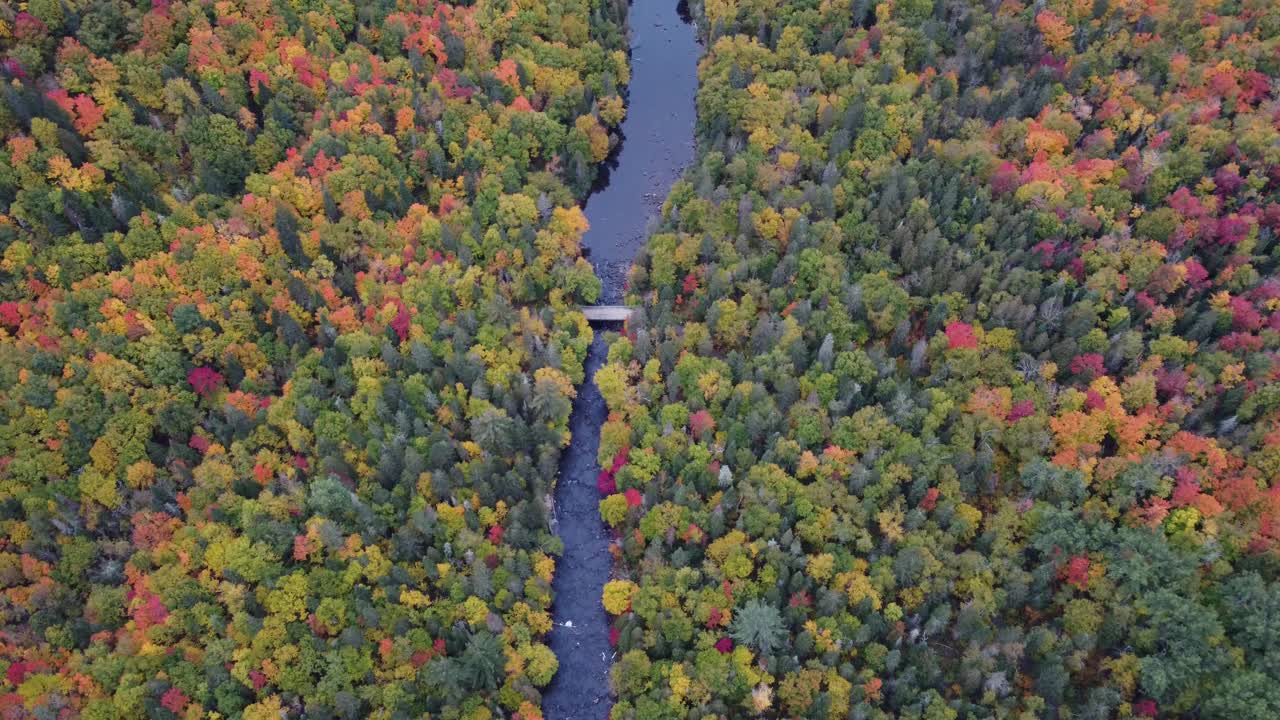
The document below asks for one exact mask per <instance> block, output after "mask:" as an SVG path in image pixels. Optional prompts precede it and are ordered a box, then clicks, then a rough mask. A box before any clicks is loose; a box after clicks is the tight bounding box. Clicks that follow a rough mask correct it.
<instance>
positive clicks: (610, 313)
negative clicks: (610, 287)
mask: <svg viewBox="0 0 1280 720" xmlns="http://www.w3.org/2000/svg"><path fill="white" fill-rule="evenodd" d="M635 310H636V309H635V308H634V307H632V306H630V305H583V306H582V314H583V315H586V316H587V322H626V321H627V320H628V319H630V318H631V313H633V312H635Z"/></svg>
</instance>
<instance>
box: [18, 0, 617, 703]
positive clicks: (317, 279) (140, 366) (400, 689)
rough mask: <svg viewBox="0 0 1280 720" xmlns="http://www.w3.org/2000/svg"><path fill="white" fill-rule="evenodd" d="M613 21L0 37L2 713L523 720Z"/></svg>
mask: <svg viewBox="0 0 1280 720" xmlns="http://www.w3.org/2000/svg"><path fill="white" fill-rule="evenodd" d="M624 11H625V3H624V2H621V0H604V1H603V2H601V1H598V0H591V1H588V0H556V1H555V2H527V1H522V0H476V1H475V2H435V1H434V0H424V1H421V2H410V1H408V0H375V1H372V2H351V1H350V0H315V1H311V0H303V1H301V2H284V1H283V0H246V1H244V2H198V1H195V0H189V1H183V0H150V1H148V0H142V1H141V2H123V1H122V0H30V2H21V3H9V4H5V5H3V6H2V7H0V94H2V95H3V102H2V103H0V134H2V135H3V145H0V668H3V669H4V670H5V672H4V675H3V677H0V717H6V718H8V717H47V718H53V717H85V718H102V719H105V718H125V717H153V718H173V717H183V718H196V717H233V716H234V717H238V716H243V717H247V718H273V719H274V718H279V717H282V716H290V717H311V718H326V717H333V718H365V717H387V718H390V717H423V716H424V714H427V715H429V716H430V717H437V718H471V719H474V720H483V719H484V718H490V717H512V718H522V719H523V720H532V719H533V718H541V714H540V711H539V705H540V690H539V689H540V688H541V687H543V686H545V685H546V684H547V682H548V681H549V680H550V678H551V677H552V675H553V674H554V672H555V670H556V667H557V662H556V658H555V657H554V656H553V655H552V654H551V652H550V650H549V649H548V648H547V647H546V646H545V645H544V644H543V643H542V639H543V638H544V635H545V634H546V633H547V631H548V630H549V629H550V626H551V620H550V616H549V606H550V602H551V590H550V581H551V578H552V574H553V572H554V569H555V560H554V557H555V554H556V552H557V551H558V549H559V548H558V541H557V540H556V539H555V538H554V537H553V536H552V535H551V533H550V529H549V522H548V505H547V496H548V495H549V493H550V487H551V484H552V482H553V479H554V476H555V471H556V467H557V462H558V458H559V454H560V449H561V447H562V446H563V445H564V444H565V443H566V442H567V441H568V429H567V418H568V415H569V411H570V400H571V398H572V396H573V395H574V388H573V386H574V384H575V383H578V382H581V380H582V374H583V370H582V359H583V357H584V356H585V351H586V346H587V344H588V343H589V341H590V337H591V330H590V328H589V327H588V326H587V325H586V323H585V321H584V319H583V318H582V316H581V314H580V313H578V312H577V311H576V309H575V308H576V305H577V304H578V303H581V302H590V301H592V300H593V299H594V298H595V297H596V295H597V294H598V292H599V281H598V280H597V279H596V278H595V276H594V275H593V274H592V272H591V269H590V267H589V265H588V264H587V263H586V262H585V260H583V259H582V257H581V255H580V252H579V248H578V241H579V236H580V234H581V232H582V230H583V228H584V226H585V221H584V219H583V216H582V214H581V211H580V210H579V208H578V205H577V203H578V202H579V200H580V199H581V198H582V197H583V196H584V195H585V193H586V192H587V190H588V188H589V187H590V185H591V183H592V181H593V179H594V176H595V167H596V163H597V162H598V161H600V160H601V159H603V158H604V157H605V155H606V154H607V153H608V151H609V149H610V147H611V146H612V145H613V144H614V143H615V142H616V132H614V129H613V128H614V127H615V126H617V125H618V123H619V122H620V121H621V119H622V114H623V101H622V98H621V95H620V93H621V88H622V87H623V86H624V85H625V83H626V82H627V80H628V72H629V71H628V60H627V57H626V53H625V41H624V33H623V30H622V22H623V14H624Z"/></svg>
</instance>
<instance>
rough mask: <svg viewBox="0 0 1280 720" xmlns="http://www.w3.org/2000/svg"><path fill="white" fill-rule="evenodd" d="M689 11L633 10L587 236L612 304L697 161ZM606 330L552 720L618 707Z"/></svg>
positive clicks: (576, 431)
mask: <svg viewBox="0 0 1280 720" xmlns="http://www.w3.org/2000/svg"><path fill="white" fill-rule="evenodd" d="M682 10H683V7H682V6H677V4H676V2H675V0H633V2H632V3H631V10H630V12H629V13H628V25H629V26H630V30H631V84H630V86H629V90H628V99H627V118H626V120H625V121H623V124H622V133H623V142H622V145H621V148H620V150H619V151H618V152H617V154H616V155H615V156H614V157H613V158H611V160H610V162H609V163H608V168H607V170H606V172H605V174H603V175H602V178H601V183H600V188H599V189H598V190H596V191H595V192H594V193H593V194H592V195H591V197H590V198H589V199H588V200H587V202H586V214H587V219H588V220H589V221H590V223H591V229H590V230H589V231H587V233H586V235H585V236H584V237H583V239H582V243H583V247H584V248H586V249H587V250H588V251H589V252H590V256H589V257H590V259H591V261H592V264H594V265H595V268H596V274H597V275H599V276H600V279H601V280H602V281H603V284H604V292H603V293H602V297H601V300H600V302H601V303H605V304H607V303H615V302H618V301H619V300H620V299H621V297H622V292H623V281H624V280H625V278H626V271H627V268H628V267H630V265H631V261H632V259H633V258H634V257H635V255H636V252H637V251H638V250H639V249H640V246H641V245H642V244H643V243H644V241H645V237H646V228H647V226H648V223H649V220H650V218H653V217H656V216H657V215H658V214H660V213H661V210H662V202H663V200H664V199H665V198H666V196H667V191H668V190H670V188H671V185H672V183H674V182H675V181H676V180H677V179H679V177H680V174H681V173H682V172H683V171H684V168H685V165H687V164H688V163H689V161H690V160H691V159H692V158H693V151H694V140H693V131H694V121H695V119H696V115H695V108H694V95H695V93H696V91H697V85H698V71H697V66H698V58H699V57H701V56H702V46H701V45H699V44H698V41H697V36H696V34H695V32H694V28H693V26H692V25H691V24H689V23H688V21H687V14H686V13H683V12H682ZM682 16H683V17H682ZM595 330H596V337H595V339H594V340H592V342H591V348H590V350H589V351H588V354H587V359H586V382H584V383H583V384H582V385H581V386H579V387H578V397H577V398H576V399H575V400H574V403H573V414H572V415H571V416H570V418H569V429H570V431H571V432H572V433H573V440H572V442H571V444H570V445H569V447H568V448H567V449H566V450H565V452H564V454H563V456H562V457H561V459H560V477H559V479H558V480H557V482H556V494H555V504H556V521H557V525H558V532H559V535H560V538H561V539H562V540H563V541H564V555H562V556H561V557H560V560H559V562H558V563H557V564H556V574H555V580H554V582H553V589H554V590H555V606H554V607H553V609H552V614H553V616H554V619H555V627H554V628H552V630H551V638H550V640H549V641H548V642H549V644H550V646H551V649H552V650H553V651H554V652H555V654H556V657H557V658H558V659H559V661H560V670H559V671H558V672H557V673H556V676H555V679H553V680H552V681H551V685H550V686H549V687H548V688H547V690H546V693H545V694H544V695H543V703H542V711H543V715H544V717H546V718H547V720H605V718H608V716H609V708H610V707H611V706H612V704H613V703H612V699H611V697H610V692H609V668H610V667H611V666H612V665H613V648H612V647H610V645H609V618H608V616H607V615H606V614H605V611H604V607H603V606H602V605H601V604H600V596H601V593H602V592H603V589H604V584H605V582H606V581H607V580H608V579H609V574H610V571H611V568H612V565H613V563H612V558H611V557H610V555H609V544H610V542H612V537H611V535H610V533H609V531H608V530H607V529H606V528H605V526H604V523H603V522H602V521H601V520H600V511H599V505H600V493H599V491H598V490H597V489H596V476H597V475H598V474H599V472H600V466H599V465H598V464H597V463H596V453H597V451H598V450H599V447H600V426H601V425H602V424H604V420H605V417H606V415H607V409H606V408H605V404H604V399H603V398H601V397H600V391H599V390H597V389H596V386H595V383H594V382H593V379H594V377H595V373H596V370H597V369H599V367H600V366H601V365H603V364H604V361H605V359H606V357H607V355H608V348H607V347H606V346H605V343H604V340H603V338H602V337H601V333H602V332H603V330H604V328H603V327H601V326H599V325H597V326H596V327H595Z"/></svg>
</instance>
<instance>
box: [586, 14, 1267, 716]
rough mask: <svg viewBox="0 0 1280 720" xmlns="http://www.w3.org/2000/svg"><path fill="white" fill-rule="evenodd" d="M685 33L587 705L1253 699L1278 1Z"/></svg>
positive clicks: (1170, 706) (623, 398)
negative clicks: (692, 153)
mask: <svg viewBox="0 0 1280 720" xmlns="http://www.w3.org/2000/svg"><path fill="white" fill-rule="evenodd" d="M695 15H696V16H697V18H698V20H699V22H700V26H701V27H702V29H703V31H704V34H705V40H706V43H707V48H708V50H707V54H706V57H705V58H704V59H703V61H702V64H701V66H700V90H699V95H698V111H699V123H698V141H699V153H698V160H697V162H696V164H695V166H694V167H692V168H690V170H689V171H688V172H687V173H686V175H685V178H684V180H683V181H681V182H680V183H678V184H677V185H676V187H675V188H673V190H672V191H671V193H670V195H669V197H668V199H667V201H666V203H665V205H664V206H663V222H662V224H661V226H660V227H659V228H657V230H656V231H655V233H654V234H653V235H652V237H651V238H650V240H649V243H648V246H647V249H646V251H644V252H643V253H642V255H641V257H640V258H639V259H638V261H637V262H636V265H635V267H634V268H633V270H632V273H631V276H630V293H631V294H630V298H629V301H630V302H632V303H635V304H637V305H639V306H641V307H642V313H641V314H640V315H638V316H637V317H635V318H633V321H632V322H631V323H630V324H629V325H628V327H627V328H626V331H625V332H624V333H623V334H622V335H620V336H619V337H618V338H616V340H614V342H613V345H612V347H611V350H610V360H611V362H610V364H609V365H608V366H606V367H605V368H603V369H602V370H601V371H600V372H599V373H598V374H597V384H598V385H600V387H601V390H602V392H603V394H604V395H605V398H606V400H608V402H609V407H610V418H609V421H608V422H607V423H606V426H605V428H604V430H603V432H602V434H601V449H600V462H601V465H602V466H604V467H608V468H611V472H610V480H611V483H612V484H611V485H610V486H609V487H608V489H609V490H610V492H611V493H615V494H613V495H610V496H607V497H605V498H603V499H602V501H601V513H602V516H603V517H604V518H605V520H606V522H607V523H609V524H610V525H611V526H612V527H614V528H616V531H617V533H618V541H617V545H616V556H617V558H618V572H619V575H620V576H621V578H622V579H625V580H627V581H629V582H632V583H634V584H635V585H636V586H637V588H638V589H637V590H636V592H635V593H634V595H633V596H632V597H631V599H630V606H629V609H628V610H627V611H626V612H623V613H620V614H618V615H617V616H616V618H615V620H614V624H613V633H612V637H613V639H614V641H615V643H616V646H617V651H618V655H619V658H620V659H619V661H618V663H617V664H616V665H615V667H614V669H613V676H612V677H613V685H614V690H615V692H616V693H617V694H618V702H617V704H616V706H615V707H614V709H613V712H612V717H613V718H614V720H648V719H651V718H668V717H689V718H704V717H727V718H733V717H778V718H784V717H785V718H813V719H819V718H858V719H864V718H865V719H874V718H930V719H934V718H936V719H946V718H987V717H1004V718H1027V719H1031V718H1097V719H1099V720H1101V719H1104V718H1133V717H1136V718H1153V717H1161V718H1165V717H1185V718H1246V717H1247V718H1262V717H1276V716H1278V715H1280V663H1278V661H1280V641H1278V640H1277V638H1280V634H1278V633H1277V632H1276V625H1275V620H1274V618H1275V617H1276V611H1277V610H1280V585H1277V575H1278V571H1280V564H1278V563H1277V549H1278V548H1277V544H1278V542H1280V483H1278V473H1280V465H1277V462H1276V461H1277V458H1280V455H1278V454H1277V453H1280V434H1278V433H1280V422H1278V420H1280V403H1277V402H1276V400H1277V399H1278V398H1280V384H1278V381H1280V357H1278V356H1277V350H1278V349H1280V312H1278V311H1280V278H1278V277H1277V261H1278V260H1280V246H1278V245H1277V242H1276V237H1277V231H1280V96H1278V95H1277V78H1278V77H1280V7H1278V6H1277V5H1276V4H1275V3H1273V2H1264V1H1263V0H1244V1H1242V2H1235V1H1227V2H1218V1H1216V0H1210V1H1208V2H1195V3H1193V2H1182V1H1180V0H1173V1H1171V2H1123V1H1120V0H1100V1H1098V2H1069V1H1065V0H1063V1H1058V0H1048V1H1047V2H1037V3H1022V2H1018V1H1017V0H1008V1H1006V2H969V1H966V0H893V1H891V2H884V3H873V2H870V1H868V0H846V1H841V0H832V1H826V2H803V1H793V2H769V1H767V0H738V1H737V2H728V1H725V0H705V2H701V3H696V4H695ZM619 496H623V497H628V498H629V499H630V500H631V501H629V502H627V503H624V502H622V501H620V500H616V499H615V498H618V497H619ZM607 601H608V598H607V597H606V603H607Z"/></svg>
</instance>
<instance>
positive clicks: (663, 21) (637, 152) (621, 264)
mask: <svg viewBox="0 0 1280 720" xmlns="http://www.w3.org/2000/svg"><path fill="white" fill-rule="evenodd" d="M627 22H628V24H629V26H630V29H631V84H630V86H629V87H628V90H627V93H628V97H627V117H626V119H625V120H623V122H622V136H623V140H622V145H621V148H620V150H619V151H618V152H617V153H616V154H615V155H614V156H613V157H611V158H610V159H609V160H608V161H607V162H606V164H605V167H604V168H602V169H601V175H600V182H599V183H598V185H599V186H600V187H599V188H598V189H597V190H596V191H595V192H593V193H592V194H591V197H589V198H588V199H587V201H586V206H585V207H586V213H587V220H589V221H590V222H591V229H590V230H588V231H587V233H586V235H584V236H583V238H582V246H583V247H584V248H586V249H587V250H588V251H589V252H590V255H589V257H590V259H591V262H592V264H594V265H595V268H596V274H597V275H599V276H600V279H601V280H602V281H603V282H604V292H603V296H602V297H601V299H600V302H601V304H610V303H615V302H618V301H619V300H621V298H622V285H623V281H624V280H625V279H626V273H627V269H628V268H629V267H630V266H631V261H632V259H633V258H635V256H636V253H637V252H638V251H639V250H640V246H641V245H643V244H644V241H645V237H646V232H645V230H646V228H647V227H648V224H649V220H650V218H654V217H657V216H658V215H660V214H661V212H662V202H663V200H665V199H666V197H667V191H668V190H670V189H671V185H672V183H674V182H675V181H676V180H678V179H680V174H681V173H682V172H683V171H684V168H685V166H686V165H688V164H689V162H690V161H691V160H692V159H693V152H694V140H693V130H694V123H695V121H696V120H697V112H696V109H695V106H694V96H695V95H696V93H697V90H698V58H700V57H702V45H700V44H699V43H698V39H697V33H696V32H695V30H694V28H693V25H692V24H691V23H689V22H688V16H687V14H686V13H685V12H684V5H683V3H681V4H680V5H677V3H676V2H675V1H674V0H634V1H633V2H632V3H631V10H630V11H629V12H628V15H627Z"/></svg>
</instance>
